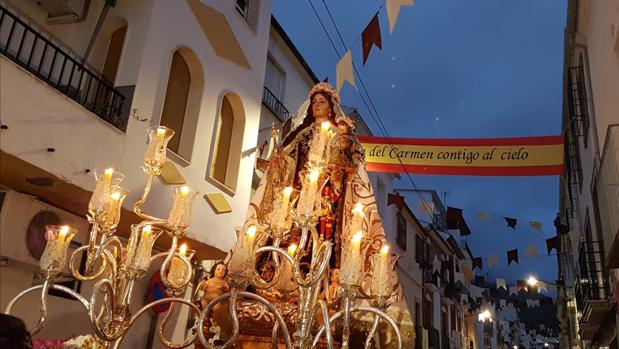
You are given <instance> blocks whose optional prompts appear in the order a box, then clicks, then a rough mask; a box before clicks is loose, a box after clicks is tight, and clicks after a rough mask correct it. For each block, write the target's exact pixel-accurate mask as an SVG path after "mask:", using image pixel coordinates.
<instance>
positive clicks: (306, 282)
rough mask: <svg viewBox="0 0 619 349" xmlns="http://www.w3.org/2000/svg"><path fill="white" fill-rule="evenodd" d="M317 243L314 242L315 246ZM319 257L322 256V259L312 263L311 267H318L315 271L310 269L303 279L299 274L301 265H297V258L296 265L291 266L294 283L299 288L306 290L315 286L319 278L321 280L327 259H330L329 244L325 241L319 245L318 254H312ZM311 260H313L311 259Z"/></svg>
mask: <svg viewBox="0 0 619 349" xmlns="http://www.w3.org/2000/svg"><path fill="white" fill-rule="evenodd" d="M317 243H318V242H315V244H317ZM298 255H300V254H298ZM320 255H324V257H323V258H322V259H320V260H319V261H318V262H317V263H316V264H314V263H312V264H313V265H318V267H317V268H316V269H314V268H311V270H310V272H309V274H308V276H307V277H305V278H304V277H303V275H302V274H301V264H300V263H299V261H300V257H298V258H297V261H296V263H294V264H293V268H292V270H293V272H294V278H295V281H296V282H297V284H299V286H301V287H305V288H307V287H310V286H314V285H316V283H318V282H319V281H320V278H322V276H323V274H324V272H325V270H326V269H327V265H328V263H329V259H330V258H331V242H329V241H325V242H323V243H322V244H321V245H320V247H319V249H318V252H317V253H316V254H314V256H315V257H317V256H320ZM316 259H318V258H316ZM312 260H315V259H314V258H312Z"/></svg>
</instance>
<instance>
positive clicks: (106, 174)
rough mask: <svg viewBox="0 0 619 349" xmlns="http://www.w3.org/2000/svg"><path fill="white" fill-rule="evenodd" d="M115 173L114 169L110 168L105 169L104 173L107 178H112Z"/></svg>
mask: <svg viewBox="0 0 619 349" xmlns="http://www.w3.org/2000/svg"><path fill="white" fill-rule="evenodd" d="M113 173H114V169H113V168H111V167H109V168H106V169H105V172H104V173H103V174H104V175H105V176H106V177H112V174H113Z"/></svg>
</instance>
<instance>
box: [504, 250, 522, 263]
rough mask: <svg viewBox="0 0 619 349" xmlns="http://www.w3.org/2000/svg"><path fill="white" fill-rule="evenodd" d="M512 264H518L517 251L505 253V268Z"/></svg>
mask: <svg viewBox="0 0 619 349" xmlns="http://www.w3.org/2000/svg"><path fill="white" fill-rule="evenodd" d="M512 262H516V263H517V264H520V263H519V262H518V250H509V251H507V266H509V265H510V264H512Z"/></svg>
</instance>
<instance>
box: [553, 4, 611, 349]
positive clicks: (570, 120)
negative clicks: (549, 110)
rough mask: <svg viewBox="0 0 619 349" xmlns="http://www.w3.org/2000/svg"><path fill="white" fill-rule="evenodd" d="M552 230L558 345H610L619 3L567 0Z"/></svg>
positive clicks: (589, 346) (563, 346)
mask: <svg viewBox="0 0 619 349" xmlns="http://www.w3.org/2000/svg"><path fill="white" fill-rule="evenodd" d="M563 75H564V79H563V80H564V81H563V82H564V84H563V122H562V125H563V130H564V135H565V164H566V166H565V174H564V176H562V177H561V186H560V197H559V202H560V208H561V212H560V215H559V217H558V220H557V223H556V225H557V230H558V232H559V234H560V236H561V251H560V260H559V261H560V263H559V269H560V270H559V279H561V280H562V281H563V282H564V283H565V287H562V288H560V289H559V304H560V308H559V317H560V319H561V328H562V333H561V347H562V348H599V347H607V348H617V347H618V346H619V344H618V340H617V324H618V322H617V315H616V314H617V313H616V311H615V310H614V309H615V308H616V306H617V303H616V301H615V299H616V295H617V282H618V280H619V277H618V276H619V273H618V272H617V268H619V239H618V238H617V233H618V232H619V214H618V212H619V186H617V183H619V114H618V113H617V110H619V98H617V96H618V93H617V91H619V2H617V1H589V0H571V1H568V15H567V23H566V30H565V44H564V74H563Z"/></svg>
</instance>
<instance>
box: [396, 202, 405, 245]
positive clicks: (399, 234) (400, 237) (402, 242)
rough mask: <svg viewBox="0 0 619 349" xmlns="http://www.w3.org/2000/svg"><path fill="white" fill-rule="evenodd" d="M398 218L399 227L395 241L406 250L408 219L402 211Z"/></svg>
mask: <svg viewBox="0 0 619 349" xmlns="http://www.w3.org/2000/svg"><path fill="white" fill-rule="evenodd" d="M397 220H398V228H397V236H396V239H395V242H396V243H397V244H398V246H399V247H400V248H401V249H402V251H406V219H405V218H404V214H403V213H402V212H401V211H400V212H398V214H397Z"/></svg>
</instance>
